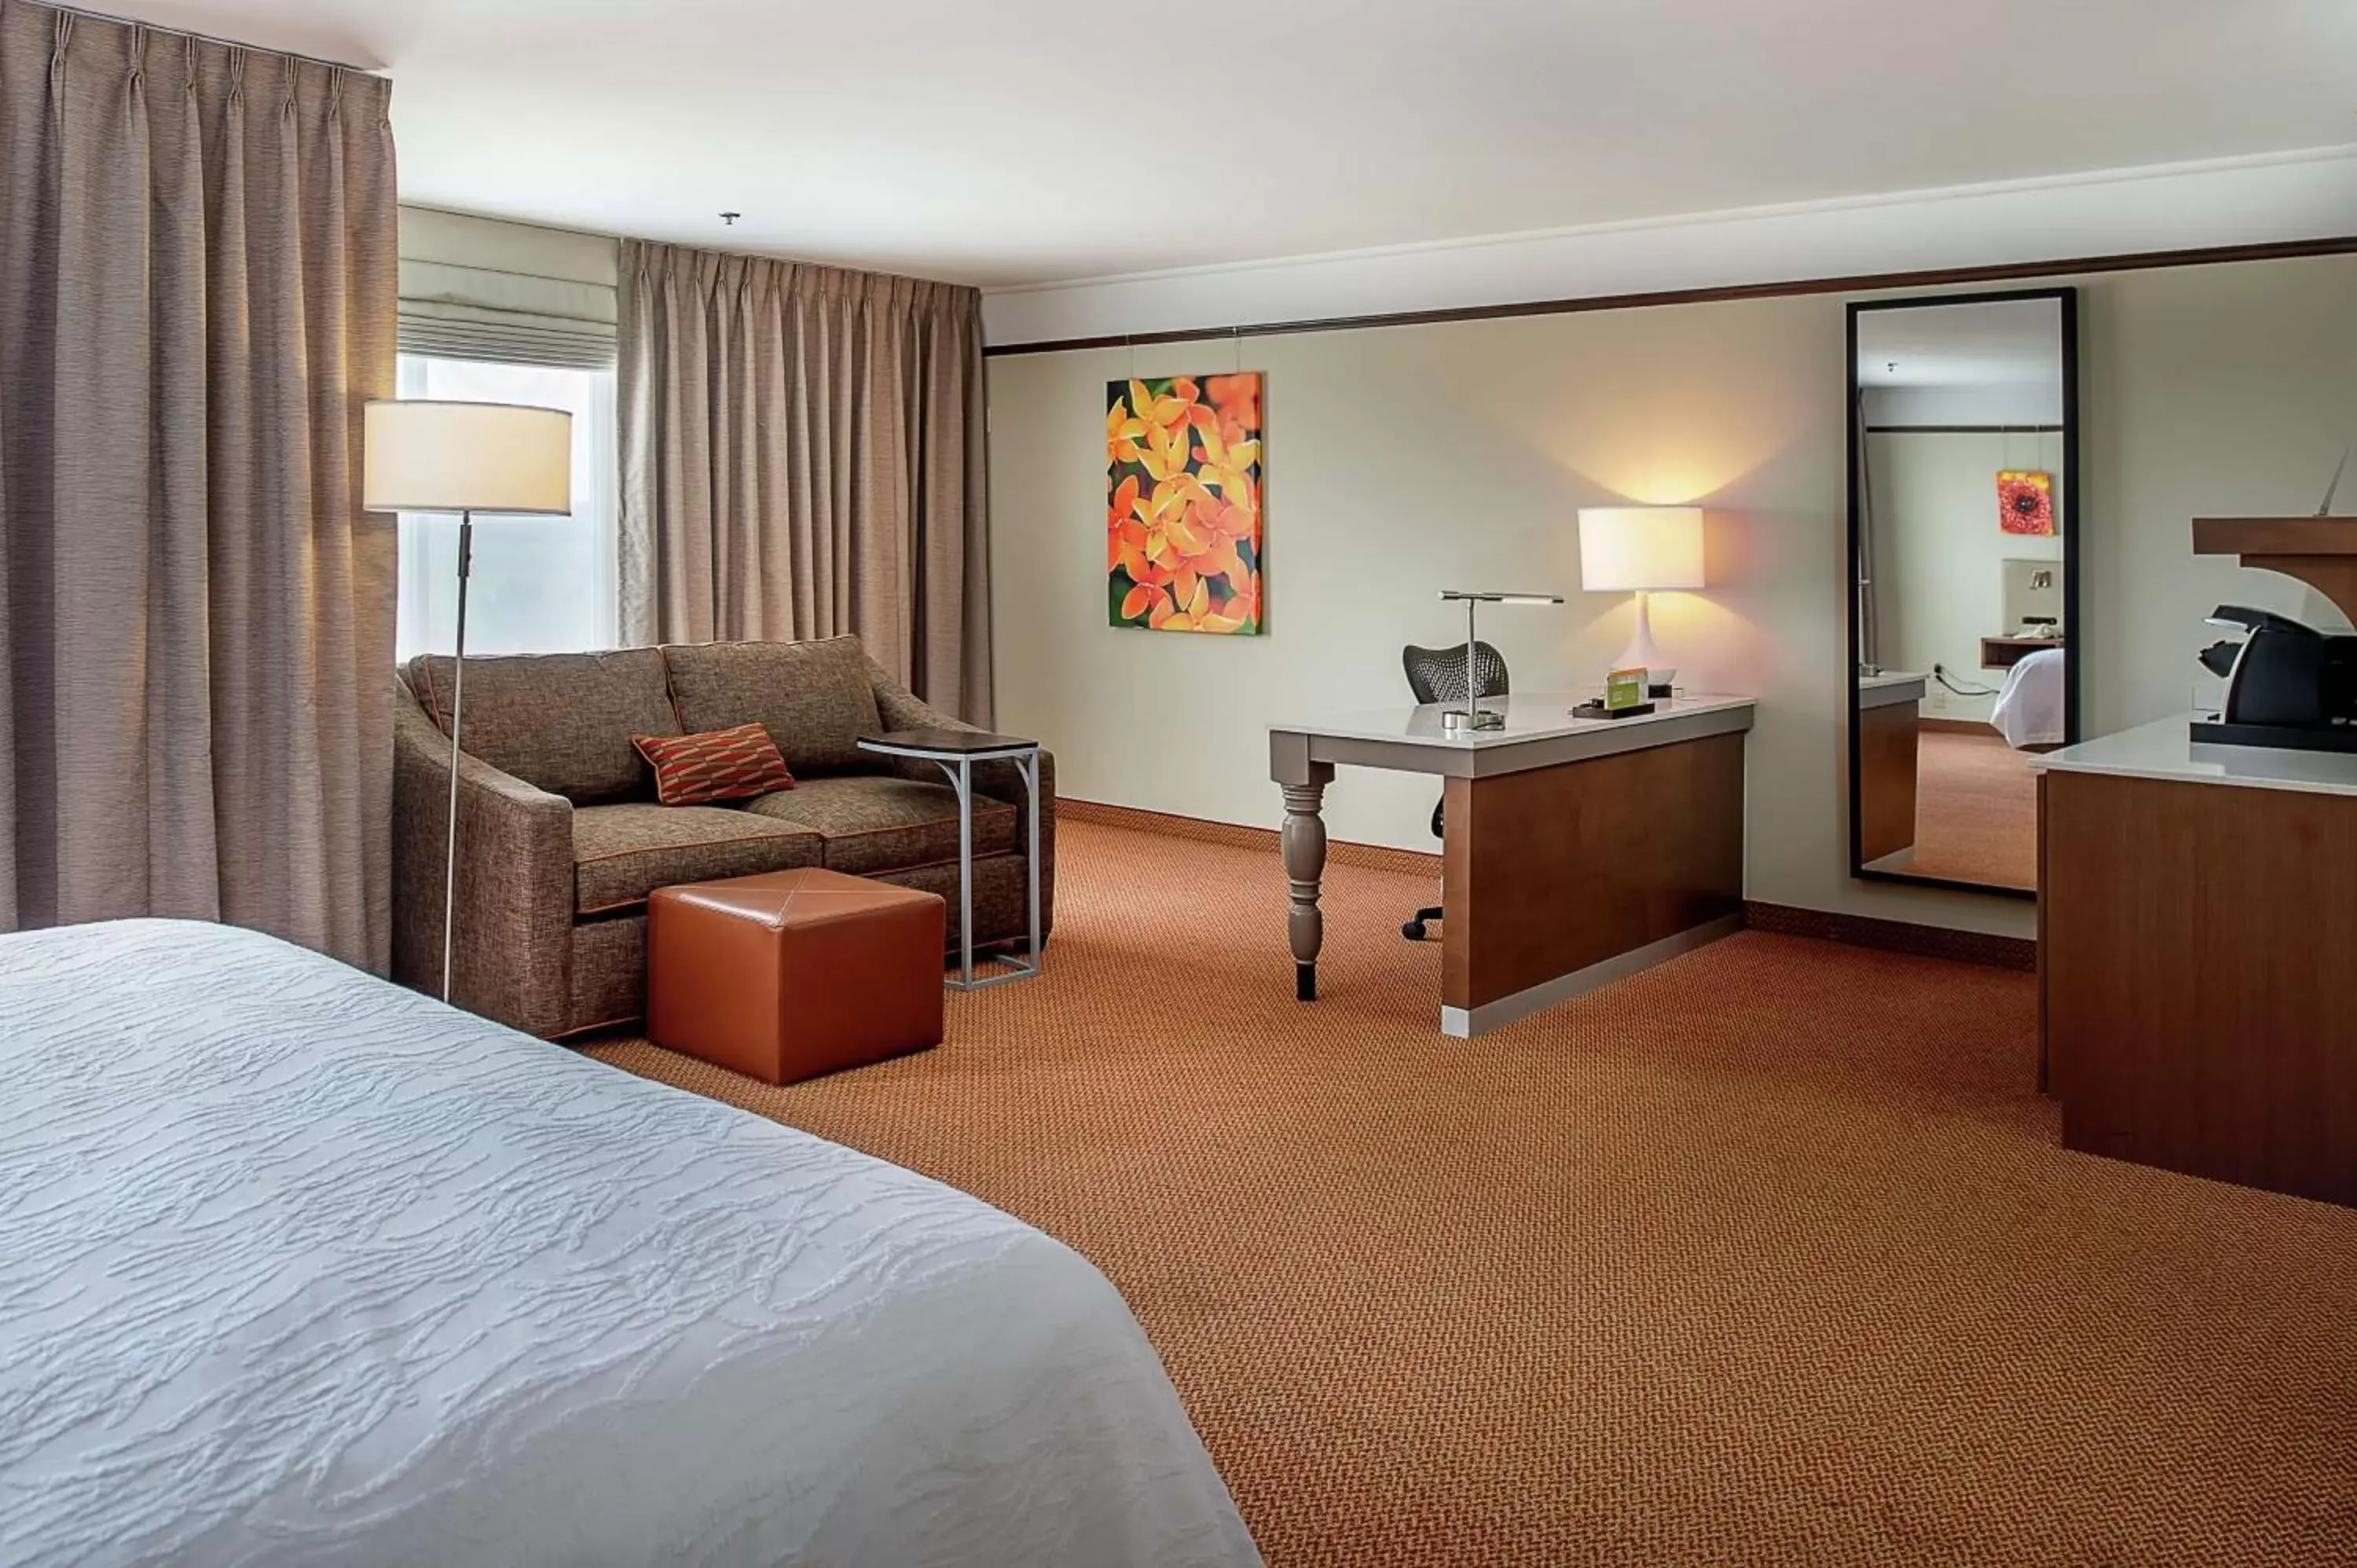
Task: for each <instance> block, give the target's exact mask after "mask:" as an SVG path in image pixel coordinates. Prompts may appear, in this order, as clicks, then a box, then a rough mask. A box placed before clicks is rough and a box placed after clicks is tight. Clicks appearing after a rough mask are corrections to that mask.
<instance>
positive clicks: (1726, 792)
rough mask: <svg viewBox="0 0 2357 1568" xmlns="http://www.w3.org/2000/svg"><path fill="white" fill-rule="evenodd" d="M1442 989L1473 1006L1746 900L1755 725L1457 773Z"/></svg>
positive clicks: (1449, 1001)
mask: <svg viewBox="0 0 2357 1568" xmlns="http://www.w3.org/2000/svg"><path fill="white" fill-rule="evenodd" d="M1442 853H1443V856H1444V861H1445V874H1444V876H1443V885H1442V895H1441V899H1442V905H1443V908H1444V913H1443V916H1442V919H1441V948H1442V951H1441V998H1442V1002H1443V1004H1445V1005H1447V1006H1449V1007H1460V1008H1465V1009H1468V1010H1470V1009H1472V1008H1476V1007H1480V1006H1481V1005H1483V1004H1488V1003H1492V1002H1496V1001H1499V1000H1501V999H1502V998H1505V997H1508V996H1512V995H1513V994H1514V993H1518V992H1523V991H1527V990H1529V989H1530V988H1532V987H1534V986H1536V985H1540V984H1543V983H1546V982H1549V981H1553V980H1556V979H1559V978H1560V977H1562V976H1564V975H1566V974H1569V973H1572V972H1576V971H1578V970H1582V969H1586V968H1587V967H1589V966H1590V965H1593V964H1597V963H1601V962H1603V961H1607V960H1609V959H1612V958H1615V957H1618V956H1620V955H1621V954H1625V953H1628V952H1630V951H1631V950H1635V949H1638V948H1641V947H1644V946H1646V945H1647V944H1649V943H1652V942H1656V941H1661V940H1665V939H1668V938H1671V937H1674V936H1678V935H1680V934H1682V933H1684V932H1686V931H1689V930H1691V929H1694V928H1695V927H1697V926H1702V925H1706V924H1707V923H1708V922H1710V921H1712V920H1716V919H1721V918H1726V917H1727V916H1730V915H1734V914H1737V913H1738V912H1739V911H1740V910H1741V909H1742V907H1743V736H1741V735H1740V734H1734V735H1717V736H1707V737H1706V738H1704V739H1700V740H1691V741H1684V742H1679V743H1677V744H1674V745H1670V746H1652V747H1648V748H1647V749H1645V750H1642V751H1629V752H1623V753H1621V754H1620V755H1618V756H1613V757H1598V758H1595V759H1593V760H1590V761H1585V762H1574V763H1567V764H1565V765H1563V766H1560V767H1555V768H1534V769H1531V770H1528V771H1525V772H1520V773H1507V774H1501V775H1499V776H1496V777H1494V778H1488V779H1449V780H1448V822H1447V838H1446V842H1445V844H1444V847H1443V851H1442Z"/></svg>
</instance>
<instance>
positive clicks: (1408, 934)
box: [1400, 920, 1424, 942]
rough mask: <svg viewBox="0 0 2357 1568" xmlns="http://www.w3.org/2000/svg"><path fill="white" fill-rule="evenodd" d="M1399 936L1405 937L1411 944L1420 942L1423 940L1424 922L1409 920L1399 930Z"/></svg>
mask: <svg viewBox="0 0 2357 1568" xmlns="http://www.w3.org/2000/svg"><path fill="white" fill-rule="evenodd" d="M1400 935H1401V936H1404V937H1405V938H1406V939H1407V940H1410V941H1412V942H1420V941H1422V940H1424V922H1423V921H1422V920H1410V921H1409V922H1408V923H1407V924H1405V925H1404V926H1402V927H1401V928H1400Z"/></svg>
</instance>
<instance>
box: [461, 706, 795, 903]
mask: <svg viewBox="0 0 2357 1568" xmlns="http://www.w3.org/2000/svg"><path fill="white" fill-rule="evenodd" d="M470 673H471V671H470ZM822 843H823V841H822V840H821V839H820V837H819V835H818V834H817V833H815V832H812V831H811V830H810V829H808V828H806V827H802V826H801V825H799V824H797V823H793V822H781V821H780V820H778V819H777V818H774V817H764V816H755V815H754V814H753V813H752V812H750V811H731V810H729V809H728V808H726V807H723V806H657V805H652V804H645V803H640V802H630V803H626V804H621V805H611V806H584V807H582V808H580V809H579V810H577V811H575V812H574V813H573V906H574V910H575V912H576V914H581V915H596V914H602V913H604V912H606V911H608V910H611V909H628V908H635V907H636V906H638V905H640V904H643V903H645V902H646V901H647V895H648V894H650V893H651V892H653V891H654V890H655V889H656V888H658V887H669V886H674V885H676V884H678V883H682V882H710V881H713V880H714V879H716V878H718V877H723V876H754V875H759V874H760V873H762V872H764V871H793V870H797V869H799V868H801V867H802V866H808V865H818V864H819V855H820V850H821V845H822Z"/></svg>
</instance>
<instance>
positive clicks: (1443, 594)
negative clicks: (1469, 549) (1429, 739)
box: [1440, 588, 1563, 735]
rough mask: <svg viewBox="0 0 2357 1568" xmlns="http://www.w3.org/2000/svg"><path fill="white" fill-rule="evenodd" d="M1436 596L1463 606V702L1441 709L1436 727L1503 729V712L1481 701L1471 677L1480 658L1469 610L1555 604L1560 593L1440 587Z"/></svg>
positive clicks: (1453, 732)
mask: <svg viewBox="0 0 2357 1568" xmlns="http://www.w3.org/2000/svg"><path fill="white" fill-rule="evenodd" d="M1440 598H1441V602H1442V603H1443V604H1462V605H1463V606H1464V607H1465V705H1464V706H1463V707H1462V708H1448V709H1445V710H1443V711H1442V713H1441V715H1440V727H1441V728H1442V729H1443V730H1444V731H1446V732H1448V734H1450V735H1458V734H1461V733H1463V732H1464V731H1467V730H1482V729H1504V728H1505V727H1506V715H1505V714H1501V713H1500V712H1499V711H1498V710H1497V709H1495V708H1485V707H1483V706H1482V705H1481V688H1480V682H1478V681H1476V680H1475V678H1474V671H1477V670H1479V669H1480V660H1478V659H1476V658H1475V657H1474V644H1475V642H1476V641H1477V640H1478V639H1476V638H1475V636H1474V632H1473V613H1474V611H1475V610H1476V609H1477V608H1478V607H1480V606H1482V605H1559V604H1561V603H1563V596H1562V595H1561V594H1483V593H1476V592H1474V591H1472V590H1470V589H1466V588H1443V589H1441V590H1440Z"/></svg>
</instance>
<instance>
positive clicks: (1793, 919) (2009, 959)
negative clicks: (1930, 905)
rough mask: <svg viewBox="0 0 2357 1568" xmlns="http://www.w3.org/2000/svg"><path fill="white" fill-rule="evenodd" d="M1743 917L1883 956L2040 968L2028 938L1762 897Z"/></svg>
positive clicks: (1748, 903) (1749, 903)
mask: <svg viewBox="0 0 2357 1568" xmlns="http://www.w3.org/2000/svg"><path fill="white" fill-rule="evenodd" d="M1743 914H1744V919H1745V923H1746V924H1748V925H1749V927H1750V928H1751V929H1753V930H1755V931H1768V932H1771V933H1773V934H1775V935H1777V936H1783V937H1813V938H1815V939H1816V940H1819V941H1825V942H1842V943H1846V945H1848V946H1850V947H1855V948H1878V949H1880V950H1882V951H1884V952H1903V953H1911V954H1913V955H1914V956H1915V957H1917V958H1939V959H1946V960H1948V961H1951V962H1953V963H1977V964H1983V965H1986V966H1987V967H1988V968H1991V969H2010V970H2018V971H2020V972H2024V973H2035V972H2037V970H2038V943H2037V942H2036V941H2035V940H2032V939H2031V938H2029V937H2003V936H1997V935H1995V934H1994V933H1991V932H1988V931H1960V930H1956V929H1953V928H1952V927H1948V926H1919V925H1916V924H1913V923H1912V922H1910V921H1907V920H1878V919H1875V918H1872V917H1871V916H1867V915H1843V914H1836V913H1835V912H1834V911H1832V910H1830V909H1803V908H1797V907H1795V906H1793V905H1791V904H1768V903H1762V902H1761V901H1760V900H1758V899H1746V900H1745V901H1744V905H1743Z"/></svg>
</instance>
